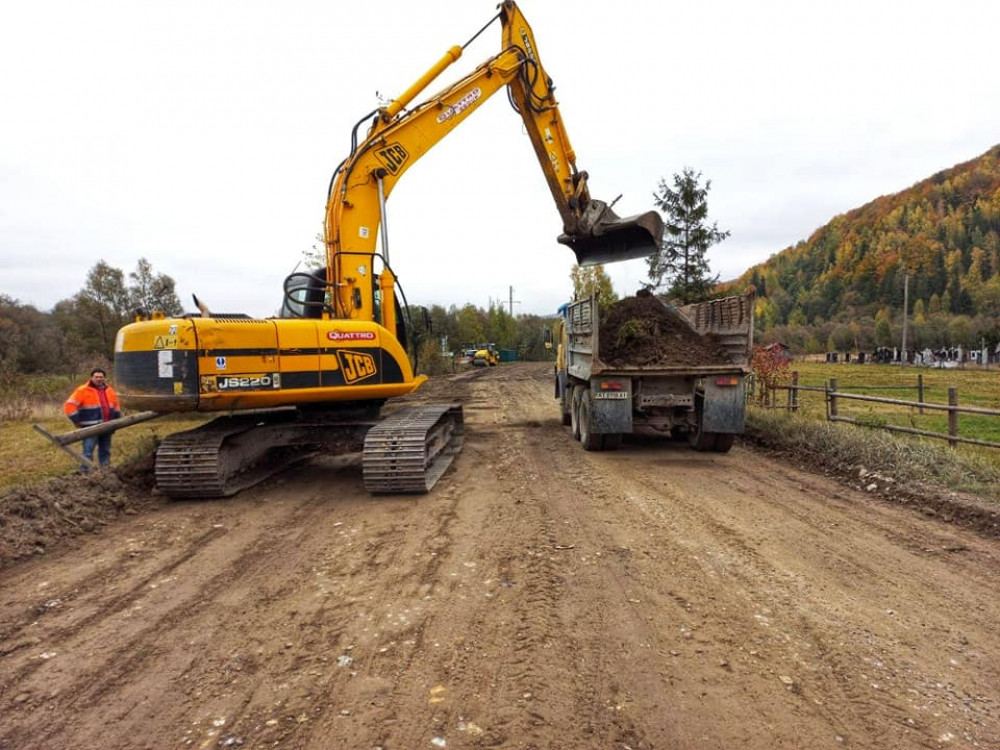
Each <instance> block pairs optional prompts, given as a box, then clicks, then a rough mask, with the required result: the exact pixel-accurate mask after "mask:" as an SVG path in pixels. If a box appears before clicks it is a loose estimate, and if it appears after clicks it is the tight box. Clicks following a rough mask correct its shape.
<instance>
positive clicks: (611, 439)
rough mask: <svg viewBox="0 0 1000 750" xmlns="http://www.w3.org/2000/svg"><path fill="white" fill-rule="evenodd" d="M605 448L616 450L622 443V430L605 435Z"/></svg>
mask: <svg viewBox="0 0 1000 750" xmlns="http://www.w3.org/2000/svg"><path fill="white" fill-rule="evenodd" d="M603 437H604V441H603V448H604V450H606V451H616V450H618V448H619V447H621V444H622V434H621V433H620V432H609V433H607V434H606V435H604V436H603Z"/></svg>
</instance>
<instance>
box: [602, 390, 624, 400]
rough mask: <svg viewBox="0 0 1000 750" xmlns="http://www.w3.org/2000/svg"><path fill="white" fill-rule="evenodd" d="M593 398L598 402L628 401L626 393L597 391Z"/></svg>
mask: <svg viewBox="0 0 1000 750" xmlns="http://www.w3.org/2000/svg"><path fill="white" fill-rule="evenodd" d="M594 398H595V399H598V400H605V399H607V400H609V401H610V400H614V401H625V400H627V399H628V392H627V391H598V392H597V393H595V394H594Z"/></svg>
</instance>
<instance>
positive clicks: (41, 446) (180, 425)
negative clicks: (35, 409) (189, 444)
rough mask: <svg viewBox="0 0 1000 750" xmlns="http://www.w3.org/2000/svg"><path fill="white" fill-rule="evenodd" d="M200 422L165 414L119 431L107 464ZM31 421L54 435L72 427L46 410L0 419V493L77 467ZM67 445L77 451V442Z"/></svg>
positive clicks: (127, 458) (141, 451)
mask: <svg viewBox="0 0 1000 750" xmlns="http://www.w3.org/2000/svg"><path fill="white" fill-rule="evenodd" d="M57 412H58V409H57ZM204 421H205V417H203V416H201V415H184V416H169V417H161V418H159V419H154V420H152V421H149V422H142V423H140V424H137V425H133V426H132V427H126V428H125V429H122V430H119V431H118V432H116V433H115V436H114V440H113V442H112V452H111V465H112V466H119V465H121V464H124V463H128V462H131V461H133V460H135V459H138V458H140V457H141V456H143V455H148V454H149V453H150V452H151V451H152V450H153V448H154V447H155V446H156V445H157V444H158V443H159V441H160V440H162V439H163V438H164V437H165V436H167V435H169V434H171V433H173V432H178V431H180V430H187V429H190V428H192V427H197V426H198V425H199V424H203V423H204ZM33 424H38V425H40V426H41V427H43V428H44V429H45V430H47V431H48V432H51V433H52V434H54V435H56V434H60V433H64V432H69V431H70V430H71V429H72V428H73V425H72V423H71V422H70V421H69V420H68V419H66V418H65V417H63V416H58V415H57V416H52V414H51V412H50V411H49V410H44V411H40V412H39V413H38V416H37V417H36V416H35V415H34V414H33V415H32V416H31V418H29V419H24V420H16V421H13V420H8V421H3V422H0V492H3V491H6V490H10V489H12V488H14V487H23V486H26V485H29V484H32V483H34V482H36V481H39V480H42V479H49V478H51V477H58V476H63V475H66V474H72V473H73V472H75V471H76V470H77V464H76V463H75V462H74V461H73V459H72V458H70V457H69V456H68V455H66V453H65V452H64V451H62V450H60V449H59V448H57V447H56V446H54V445H53V444H52V443H50V442H49V441H48V440H47V439H46V438H45V437H43V436H42V435H39V434H38V433H37V432H35V430H34V429H33V428H32V425H33ZM68 447H69V448H70V450H73V451H75V452H77V453H79V452H80V447H81V444H80V443H73V444H71V445H70V446H68Z"/></svg>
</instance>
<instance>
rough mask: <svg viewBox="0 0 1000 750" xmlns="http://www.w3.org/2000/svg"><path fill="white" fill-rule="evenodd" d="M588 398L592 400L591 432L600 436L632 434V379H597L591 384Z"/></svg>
mask: <svg viewBox="0 0 1000 750" xmlns="http://www.w3.org/2000/svg"><path fill="white" fill-rule="evenodd" d="M612 384H613V385H612ZM606 386H608V387H606ZM587 397H588V398H589V399H590V421H591V424H590V431H591V432H593V433H595V434H599V435H607V434H615V433H618V434H628V433H630V432H632V381H631V379H630V378H595V379H593V380H591V382H590V392H589V393H588V394H587Z"/></svg>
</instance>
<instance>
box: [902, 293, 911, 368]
mask: <svg viewBox="0 0 1000 750" xmlns="http://www.w3.org/2000/svg"><path fill="white" fill-rule="evenodd" d="M909 310H910V274H906V275H905V276H903V353H902V355H901V356H900V358H899V364H900V366H902V365H904V364H906V328H907V323H908V322H909V318H910V313H909Z"/></svg>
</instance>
